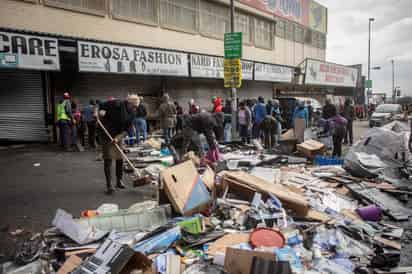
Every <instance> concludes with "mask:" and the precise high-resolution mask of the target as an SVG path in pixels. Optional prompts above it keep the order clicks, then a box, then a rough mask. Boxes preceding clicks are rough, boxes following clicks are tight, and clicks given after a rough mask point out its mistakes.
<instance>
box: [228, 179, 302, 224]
mask: <svg viewBox="0 0 412 274" xmlns="http://www.w3.org/2000/svg"><path fill="white" fill-rule="evenodd" d="M225 178H229V179H230V180H228V183H229V184H235V185H238V186H241V187H242V186H243V187H246V188H249V189H253V190H254V191H257V192H261V193H262V194H273V195H275V196H276V197H277V198H278V199H279V200H280V201H281V202H282V203H283V204H284V206H285V207H286V208H289V209H292V210H294V211H295V212H296V213H297V214H299V215H300V216H305V215H306V213H307V212H308V210H309V203H308V201H307V200H306V198H305V197H304V196H303V195H299V194H297V193H295V192H292V191H290V190H289V189H288V188H286V187H284V186H282V185H279V184H273V183H268V182H266V181H265V180H262V179H260V178H258V177H255V176H253V175H250V174H248V173H246V172H243V171H237V172H226V173H225V175H224V178H223V179H224V180H225Z"/></svg>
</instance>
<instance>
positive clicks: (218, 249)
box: [206, 233, 250, 256]
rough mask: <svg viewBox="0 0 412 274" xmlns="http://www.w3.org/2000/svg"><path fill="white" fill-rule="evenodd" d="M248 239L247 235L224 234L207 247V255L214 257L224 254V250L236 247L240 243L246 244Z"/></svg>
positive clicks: (248, 235)
mask: <svg viewBox="0 0 412 274" xmlns="http://www.w3.org/2000/svg"><path fill="white" fill-rule="evenodd" d="M249 238H250V234H249V233H232V234H226V235H225V236H223V237H221V238H219V239H217V240H216V241H215V242H213V243H211V244H210V245H209V248H208V250H207V251H206V253H207V254H209V255H211V256H214V255H216V254H218V253H220V254H225V253H226V248H227V247H230V246H233V245H238V244H242V243H248V242H249Z"/></svg>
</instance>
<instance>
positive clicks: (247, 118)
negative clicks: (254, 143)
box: [238, 102, 252, 144]
mask: <svg viewBox="0 0 412 274" xmlns="http://www.w3.org/2000/svg"><path fill="white" fill-rule="evenodd" d="M238 125H239V136H240V138H242V142H243V143H247V144H249V143H250V130H251V128H252V113H251V111H250V110H249V108H248V107H247V106H246V105H245V102H240V104H239V111H238Z"/></svg>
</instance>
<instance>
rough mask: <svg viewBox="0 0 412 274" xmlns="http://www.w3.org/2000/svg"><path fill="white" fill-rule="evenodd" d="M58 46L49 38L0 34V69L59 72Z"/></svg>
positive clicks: (54, 40)
mask: <svg viewBox="0 0 412 274" xmlns="http://www.w3.org/2000/svg"><path fill="white" fill-rule="evenodd" d="M58 46H59V45H58V41H57V39H55V38H51V37H45V36H34V35H24V34H20V33H13V32H0V68H16V69H34V70H60V57H59V50H58Z"/></svg>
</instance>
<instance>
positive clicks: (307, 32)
mask: <svg viewBox="0 0 412 274" xmlns="http://www.w3.org/2000/svg"><path fill="white" fill-rule="evenodd" d="M305 44H308V45H310V44H312V30H310V29H305Z"/></svg>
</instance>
